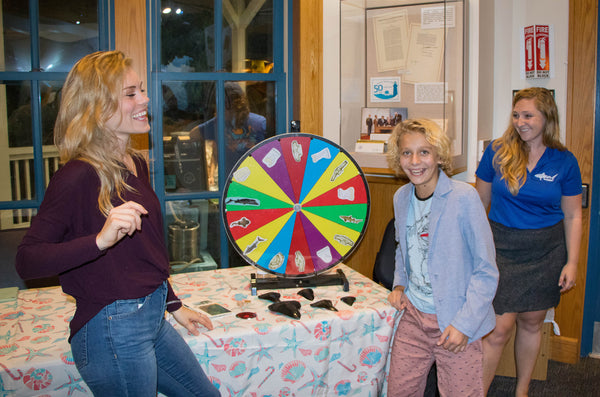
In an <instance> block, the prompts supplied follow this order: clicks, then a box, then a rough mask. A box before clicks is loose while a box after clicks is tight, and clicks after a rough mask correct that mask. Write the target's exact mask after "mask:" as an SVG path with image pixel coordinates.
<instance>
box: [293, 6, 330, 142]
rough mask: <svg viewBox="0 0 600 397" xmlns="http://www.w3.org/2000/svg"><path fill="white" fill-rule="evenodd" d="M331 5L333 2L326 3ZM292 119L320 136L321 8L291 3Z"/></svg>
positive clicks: (305, 130)
mask: <svg viewBox="0 0 600 397" xmlns="http://www.w3.org/2000/svg"><path fill="white" fill-rule="evenodd" d="M328 1H332V0H328ZM293 7H294V72H293V73H294V119H296V120H300V129H301V131H302V132H307V133H311V134H317V135H321V136H322V135H323V131H322V129H323V4H322V1H321V0H295V1H294V6H293Z"/></svg>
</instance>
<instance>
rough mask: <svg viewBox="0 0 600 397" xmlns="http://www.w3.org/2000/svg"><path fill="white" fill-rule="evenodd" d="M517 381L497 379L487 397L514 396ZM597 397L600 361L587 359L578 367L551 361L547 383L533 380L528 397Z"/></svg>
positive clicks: (501, 377) (513, 379) (580, 362)
mask: <svg viewBox="0 0 600 397" xmlns="http://www.w3.org/2000/svg"><path fill="white" fill-rule="evenodd" d="M515 385H516V380H515V378H508V377H504V376H496V377H495V378H494V381H493V382H492V386H491V387H490V390H489V393H488V397H512V396H514V395H515ZM547 396H552V397H562V396H565V397H595V396H600V359H595V358H591V357H585V358H582V359H581V360H579V362H578V363H577V364H565V363H560V362H557V361H552V360H550V361H548V376H547V379H546V380H545V381H541V380H533V381H531V385H530V386H529V397H547Z"/></svg>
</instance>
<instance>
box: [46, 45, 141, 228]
mask: <svg viewBox="0 0 600 397" xmlns="http://www.w3.org/2000/svg"><path fill="white" fill-rule="evenodd" d="M131 62H132V61H131V59H130V58H127V57H125V55H124V54H123V53H122V52H120V51H100V52H95V53H92V54H89V55H86V56H85V57H83V58H82V59H80V60H79V61H78V62H77V63H76V64H75V66H73V69H71V71H70V72H69V75H68V76H67V80H66V81H65V84H64V86H63V89H62V98H61V102H60V109H59V111H58V115H57V118H56V124H55V126H54V144H55V145H56V146H57V147H58V150H59V155H60V162H61V164H65V163H67V162H68V161H70V160H74V159H77V160H82V161H86V162H88V163H89V164H91V165H92V166H93V167H94V168H95V170H96V173H97V174H98V177H99V178H100V192H99V194H98V208H99V210H100V211H101V212H102V213H103V214H104V215H105V216H108V213H109V211H110V210H111V209H112V208H113V205H112V203H111V199H112V198H114V197H117V198H119V199H120V200H122V201H124V199H123V193H124V191H125V190H129V191H134V189H133V188H132V187H131V186H129V185H128V184H127V183H126V182H125V180H124V171H125V170H126V167H125V165H124V164H123V153H122V151H121V149H120V148H119V147H118V138H117V136H116V134H115V132H114V131H112V130H110V129H109V128H108V127H107V126H106V122H107V121H108V120H109V119H110V118H111V117H112V116H113V115H114V114H115V113H116V112H117V111H118V109H119V99H120V97H121V95H122V91H123V82H124V79H125V73H126V72H127V70H128V69H129V68H131ZM126 153H127V154H130V155H131V156H137V157H140V155H139V154H138V153H137V152H136V151H135V150H133V149H132V148H131V147H130V146H129V145H128V146H127V149H126Z"/></svg>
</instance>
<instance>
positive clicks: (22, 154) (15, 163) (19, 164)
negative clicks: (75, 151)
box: [0, 81, 62, 201]
mask: <svg viewBox="0 0 600 397" xmlns="http://www.w3.org/2000/svg"><path fill="white" fill-rule="evenodd" d="M61 87H62V82H60V81H46V82H40V93H41V95H40V96H41V105H42V107H41V129H42V145H43V158H44V160H43V166H44V183H45V185H47V184H48V182H49V180H50V178H51V177H52V175H54V172H56V170H57V169H58V166H59V163H58V150H57V149H56V147H55V146H54V122H55V121H56V114H57V112H58V106H59V102H60V98H59V92H60V89H61ZM0 93H2V94H3V95H4V97H5V98H6V101H0V103H3V104H4V103H5V106H6V108H5V111H6V115H7V117H6V124H5V125H4V126H0V128H3V129H5V130H6V131H7V132H8V134H7V135H8V147H5V148H4V149H2V150H6V154H7V155H6V156H3V157H4V158H5V159H6V160H5V161H6V163H5V166H4V167H2V168H3V169H4V171H3V172H2V176H0V183H2V180H4V181H8V179H6V178H9V179H10V181H11V182H10V186H11V189H10V191H8V192H7V195H6V196H5V197H4V198H2V199H0V200H2V201H4V200H6V201H14V200H30V199H33V198H35V178H34V176H35V169H34V165H33V133H32V123H36V125H37V124H39V119H37V120H36V119H33V118H32V111H31V109H32V107H31V95H30V93H31V88H30V83H29V82H23V81H14V82H5V84H3V85H0ZM8 185H9V183H8V182H5V184H3V185H2V186H8Z"/></svg>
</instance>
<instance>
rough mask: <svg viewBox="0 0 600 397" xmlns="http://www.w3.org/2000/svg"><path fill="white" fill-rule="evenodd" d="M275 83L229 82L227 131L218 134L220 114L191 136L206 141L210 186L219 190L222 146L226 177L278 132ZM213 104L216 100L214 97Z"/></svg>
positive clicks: (227, 88) (198, 126) (204, 123)
mask: <svg viewBox="0 0 600 397" xmlns="http://www.w3.org/2000/svg"><path fill="white" fill-rule="evenodd" d="M274 92H275V83H274V82H264V81H260V82H250V81H239V82H235V81H228V82H225V96H224V102H225V115H224V116H225V130H224V132H223V134H224V136H220V135H219V134H218V133H217V128H218V119H217V117H218V115H217V114H216V112H215V111H214V109H213V111H212V112H208V114H215V117H212V118H210V119H209V120H207V121H206V122H203V123H199V125H197V126H195V127H194V128H193V129H192V130H191V132H190V136H191V137H192V139H193V140H199V141H202V142H204V143H205V147H206V151H207V153H210V155H208V175H209V176H208V179H209V189H210V190H218V186H219V180H218V178H219V176H218V174H219V172H218V164H219V161H218V154H219V152H220V151H219V147H218V145H224V152H225V161H224V162H225V176H227V175H228V174H229V172H230V171H231V169H232V168H233V166H234V165H235V163H236V162H237V161H238V160H239V158H240V157H241V156H242V155H244V153H246V152H247V151H248V150H249V149H251V148H252V147H253V146H254V145H256V144H257V143H259V142H260V141H262V140H264V139H266V138H269V137H271V136H273V135H275V96H274ZM210 103H216V102H215V101H214V100H211V101H210Z"/></svg>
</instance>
